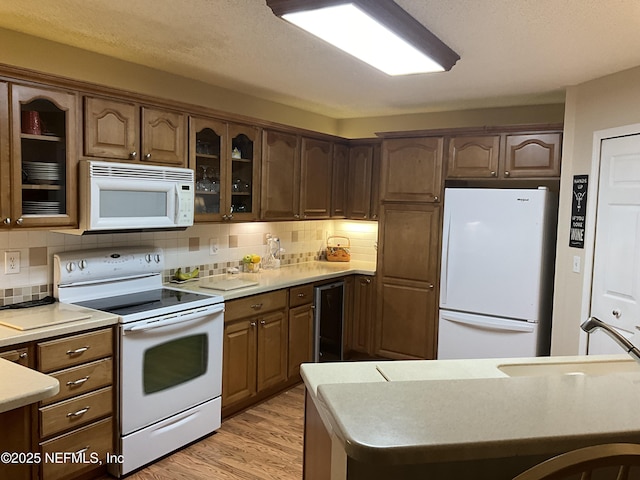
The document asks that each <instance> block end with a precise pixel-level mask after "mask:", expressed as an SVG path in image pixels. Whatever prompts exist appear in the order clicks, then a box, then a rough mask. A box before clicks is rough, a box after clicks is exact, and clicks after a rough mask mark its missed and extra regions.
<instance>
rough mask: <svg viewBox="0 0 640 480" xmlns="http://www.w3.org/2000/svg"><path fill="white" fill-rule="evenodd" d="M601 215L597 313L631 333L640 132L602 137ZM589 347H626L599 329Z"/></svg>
mask: <svg viewBox="0 0 640 480" xmlns="http://www.w3.org/2000/svg"><path fill="white" fill-rule="evenodd" d="M596 218H597V220H596V239H595V251H594V260H593V262H594V263H593V264H594V267H593V282H592V296H591V315H593V316H595V317H598V318H599V319H600V320H602V321H604V322H607V323H609V324H610V325H612V326H614V327H616V328H617V329H618V330H619V331H620V333H621V334H623V335H624V336H626V337H628V338H631V337H632V336H633V335H634V334H635V333H636V332H637V330H636V326H637V325H640V305H639V304H638V299H639V298H640V134H636V135H628V136H624V137H616V138H609V139H605V140H603V141H602V143H601V149H600V181H599V193H598V208H597V217H596ZM636 338H637V337H636ZM588 352H589V353H590V354H599V353H622V350H621V349H620V347H619V346H618V345H616V344H615V343H614V342H613V340H611V339H610V338H609V337H607V336H606V334H605V333H603V332H601V331H596V332H594V334H592V335H590V337H589V346H588Z"/></svg>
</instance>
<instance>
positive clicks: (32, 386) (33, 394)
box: [0, 359, 60, 413]
mask: <svg viewBox="0 0 640 480" xmlns="http://www.w3.org/2000/svg"><path fill="white" fill-rule="evenodd" d="M0 372H1V373H0V375H1V376H2V379H3V385H4V387H3V389H2V392H1V393H0V413H3V412H7V411H9V410H14V409H16V408H20V407H23V406H25V405H30V404H32V403H36V402H39V401H40V400H44V399H45V398H49V397H53V396H54V395H56V394H57V393H58V392H59V391H60V382H58V380H57V379H56V378H54V377H51V376H49V375H46V374H44V373H41V372H38V371H37V370H32V369H30V368H27V367H23V366H22V365H18V364H15V363H13V362H10V361H9V360H4V359H0ZM7 390H8V391H7Z"/></svg>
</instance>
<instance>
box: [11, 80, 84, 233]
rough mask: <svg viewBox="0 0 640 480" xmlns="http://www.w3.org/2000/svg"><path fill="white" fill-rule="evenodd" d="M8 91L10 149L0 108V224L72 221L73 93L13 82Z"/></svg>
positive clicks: (74, 180)
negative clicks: (0, 176)
mask: <svg viewBox="0 0 640 480" xmlns="http://www.w3.org/2000/svg"><path fill="white" fill-rule="evenodd" d="M2 86H3V87H2V88H0V95H2V90H5V93H4V95H2V96H3V98H6V84H2ZM10 93H11V114H10V122H11V151H10V154H8V153H7V151H8V145H7V142H6V119H7V117H6V115H3V114H2V113H0V155H1V157H0V161H1V162H2V166H1V170H0V171H1V173H2V180H1V181H2V185H1V186H2V190H3V193H2V194H1V195H2V196H1V197H0V200H1V205H2V213H3V217H2V225H3V226H5V227H58V226H72V225H74V224H75V223H76V222H77V200H76V199H77V196H76V188H77V174H76V170H77V168H76V166H77V161H78V159H77V155H76V95H75V94H74V93H70V92H66V91H63V90H56V89H48V88H35V87H30V86H25V85H16V84H13V85H11V86H10ZM1 109H2V104H1V103H0V110H1ZM7 202H8V203H7Z"/></svg>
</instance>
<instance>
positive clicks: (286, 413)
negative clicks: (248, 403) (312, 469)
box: [101, 384, 304, 480]
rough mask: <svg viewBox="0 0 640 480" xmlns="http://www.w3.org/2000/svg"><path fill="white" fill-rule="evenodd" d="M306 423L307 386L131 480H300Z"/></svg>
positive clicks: (235, 419)
mask: <svg viewBox="0 0 640 480" xmlns="http://www.w3.org/2000/svg"><path fill="white" fill-rule="evenodd" d="M303 424H304V385H302V384H301V385H298V386H296V387H293V388H292V389H290V390H288V391H285V392H283V393H281V394H280V395H278V396H276V397H274V398H271V399H269V400H267V401H266V402H263V403H261V404H259V405H256V406H254V407H252V408H250V409H248V410H246V411H244V412H242V413H240V414H238V415H236V416H234V417H231V418H229V419H227V420H224V421H223V422H222V427H220V429H219V430H218V431H217V432H216V433H215V434H213V435H211V436H209V437H207V438H205V439H204V440H201V441H199V442H197V443H194V444H192V445H190V446H188V447H187V448H184V449H182V450H180V451H178V452H176V453H174V454H172V455H170V456H168V457H165V458H163V459H162V460H159V461H157V462H156V463H154V464H152V465H150V466H148V467H145V468H143V469H142V470H140V471H138V472H136V473H134V474H132V475H129V476H128V477H126V480H213V479H215V480H218V479H220V480H222V479H230V480H235V479H242V480H253V479H259V480H262V479H278V480H289V479H290V480H300V479H302V441H303ZM103 479H104V480H106V479H110V480H113V479H112V477H107V476H105V477H102V479H101V480H103Z"/></svg>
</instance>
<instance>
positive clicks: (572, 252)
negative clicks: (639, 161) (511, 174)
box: [551, 67, 640, 355]
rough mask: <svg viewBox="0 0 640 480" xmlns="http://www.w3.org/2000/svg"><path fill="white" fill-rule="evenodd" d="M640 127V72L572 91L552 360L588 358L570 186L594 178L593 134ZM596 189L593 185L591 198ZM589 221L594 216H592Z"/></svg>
mask: <svg viewBox="0 0 640 480" xmlns="http://www.w3.org/2000/svg"><path fill="white" fill-rule="evenodd" d="M635 123H640V67H636V68H633V69H630V70H626V71H624V72H619V73H616V74H613V75H609V76H606V77H603V78H599V79H596V80H593V81H590V82H586V83H583V84H580V85H576V86H573V87H570V88H568V90H567V97H566V103H565V120H564V142H563V153H562V177H561V184H560V207H559V213H558V215H559V217H558V223H559V225H558V243H557V257H556V277H555V293H554V305H553V308H554V313H553V330H552V338H551V354H552V355H574V354H578V353H584V352H581V351H580V348H579V338H580V335H581V333H580V328H579V326H580V323H581V321H582V320H584V319H583V318H582V311H581V308H582V301H583V296H584V295H585V293H587V294H588V291H587V292H585V290H587V288H585V286H584V284H583V283H584V270H583V271H582V272H581V273H579V274H578V273H574V272H573V271H572V262H573V257H574V256H578V257H580V260H581V264H582V265H585V256H584V255H585V251H584V250H582V249H578V248H570V247H569V221H570V217H571V195H572V188H571V182H572V179H573V176H574V175H581V174H590V173H591V162H592V155H593V135H594V132H596V131H599V130H604V129H608V128H614V127H619V126H623V125H631V124H635ZM596 191H597V185H594V183H593V182H590V184H589V195H593V194H595V192H596ZM587 215H588V219H587V221H589V220H591V221H593V219H594V216H593V215H594V212H592V211H591V212H587Z"/></svg>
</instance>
